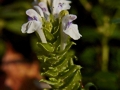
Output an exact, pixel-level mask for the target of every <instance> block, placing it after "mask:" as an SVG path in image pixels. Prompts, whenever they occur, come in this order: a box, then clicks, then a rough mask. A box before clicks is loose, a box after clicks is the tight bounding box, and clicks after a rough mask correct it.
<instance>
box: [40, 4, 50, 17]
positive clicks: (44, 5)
mask: <svg viewBox="0 0 120 90" xmlns="http://www.w3.org/2000/svg"><path fill="white" fill-rule="evenodd" d="M38 5H39V6H40V8H41V9H42V11H43V12H44V13H45V14H47V15H50V12H49V11H48V7H47V3H45V2H40V3H39V4H38Z"/></svg>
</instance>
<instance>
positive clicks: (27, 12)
mask: <svg viewBox="0 0 120 90" xmlns="http://www.w3.org/2000/svg"><path fill="white" fill-rule="evenodd" d="M26 14H27V15H28V16H29V17H31V18H34V17H36V19H37V20H39V14H38V13H37V12H36V11H35V10H34V9H28V10H27V11H26Z"/></svg>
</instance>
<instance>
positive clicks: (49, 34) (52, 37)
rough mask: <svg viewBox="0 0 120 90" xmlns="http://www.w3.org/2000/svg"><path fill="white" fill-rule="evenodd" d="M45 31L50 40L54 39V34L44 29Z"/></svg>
mask: <svg viewBox="0 0 120 90" xmlns="http://www.w3.org/2000/svg"><path fill="white" fill-rule="evenodd" d="M43 31H44V34H45V36H46V38H47V40H48V41H53V40H54V36H53V35H52V34H51V33H50V32H49V31H47V30H43Z"/></svg>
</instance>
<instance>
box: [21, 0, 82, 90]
mask: <svg viewBox="0 0 120 90" xmlns="http://www.w3.org/2000/svg"><path fill="white" fill-rule="evenodd" d="M70 3H71V1H68V0H49V1H48V0H43V1H41V2H38V1H36V0H35V1H34V3H33V7H34V9H28V10H27V11H26V15H27V16H28V22H27V23H25V24H23V25H22V27H21V31H22V33H28V34H29V33H33V32H37V34H38V35H39V37H40V41H39V42H37V45H38V47H39V52H40V53H38V59H39V60H40V62H41V67H42V73H41V75H43V76H45V77H47V78H48V80H47V79H41V80H40V82H45V83H47V84H49V85H50V86H51V88H52V90H78V89H80V88H81V84H80V81H81V74H80V68H81V67H80V66H79V65H75V64H74V63H73V58H74V57H75V55H74V53H72V52H71V50H70V48H71V46H72V45H73V44H75V43H74V42H72V41H71V40H70V38H72V39H74V40H78V39H79V38H80V37H81V36H82V35H81V34H80V33H79V30H78V25H77V24H73V21H74V20H75V19H76V18H77V16H76V15H73V14H69V12H68V11H67V10H69V9H70V5H69V4H70ZM48 7H49V8H48Z"/></svg>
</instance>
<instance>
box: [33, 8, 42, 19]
mask: <svg viewBox="0 0 120 90" xmlns="http://www.w3.org/2000/svg"><path fill="white" fill-rule="evenodd" d="M34 8H35V10H36V11H37V12H38V14H39V15H40V16H41V17H44V14H43V11H42V9H41V8H40V7H39V6H34Z"/></svg>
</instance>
